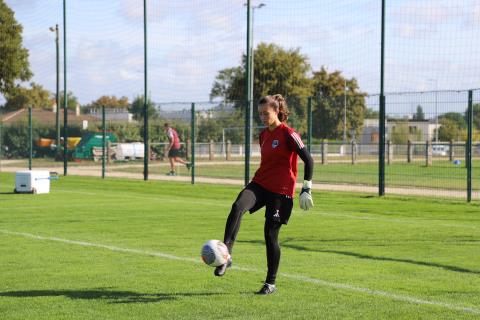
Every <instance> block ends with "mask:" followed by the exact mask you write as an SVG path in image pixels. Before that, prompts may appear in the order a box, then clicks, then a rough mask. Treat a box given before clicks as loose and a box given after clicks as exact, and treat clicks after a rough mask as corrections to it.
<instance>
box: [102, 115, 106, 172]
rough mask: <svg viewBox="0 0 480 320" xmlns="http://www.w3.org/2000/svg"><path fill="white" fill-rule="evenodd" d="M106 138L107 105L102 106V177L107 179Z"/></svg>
mask: <svg viewBox="0 0 480 320" xmlns="http://www.w3.org/2000/svg"><path fill="white" fill-rule="evenodd" d="M106 139H107V128H106V125H105V106H102V179H105V160H106V159H105V155H106V153H105V148H106Z"/></svg>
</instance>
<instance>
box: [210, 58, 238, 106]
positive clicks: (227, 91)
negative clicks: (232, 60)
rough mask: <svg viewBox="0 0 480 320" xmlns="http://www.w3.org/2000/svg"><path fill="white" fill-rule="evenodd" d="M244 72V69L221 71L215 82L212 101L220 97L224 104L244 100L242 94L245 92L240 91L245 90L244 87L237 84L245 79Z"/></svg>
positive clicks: (236, 68)
mask: <svg viewBox="0 0 480 320" xmlns="http://www.w3.org/2000/svg"><path fill="white" fill-rule="evenodd" d="M243 72H244V71H243V69H242V67H235V68H227V69H223V70H220V71H219V72H218V75H217V76H216V77H215V81H214V82H213V87H212V89H211V91H210V100H213V99H215V98H218V97H220V98H221V99H222V102H223V103H224V104H225V103H226V102H227V101H235V100H242V94H245V92H241V91H240V90H243V88H244V86H242V85H241V84H240V83H237V82H238V81H240V79H242V80H243V79H244V78H243V74H242V73H243ZM243 99H244V97H243Z"/></svg>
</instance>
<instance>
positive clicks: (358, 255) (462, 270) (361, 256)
mask: <svg viewBox="0 0 480 320" xmlns="http://www.w3.org/2000/svg"><path fill="white" fill-rule="evenodd" d="M288 241H289V240H286V242H288ZM238 242H244V243H250V244H261V245H264V244H265V242H264V241H263V240H251V241H238ZM280 246H281V247H283V248H290V249H294V250H299V251H308V252H321V253H333V254H339V255H343V256H349V257H355V258H358V259H366V260H374V261H388V262H401V263H408V264H414V265H418V266H425V267H434V268H440V269H444V270H447V271H454V272H460V273H470V274H480V271H477V270H470V269H466V268H462V267H457V266H449V265H444V264H440V263H435V262H425V261H416V260H412V259H400V258H390V257H382V256H378V257H377V256H372V255H368V254H362V253H356V252H351V251H340V250H326V249H323V250H322V249H312V248H309V247H304V246H300V245H294V244H288V243H285V242H281V243H280Z"/></svg>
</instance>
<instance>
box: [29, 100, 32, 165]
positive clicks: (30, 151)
mask: <svg viewBox="0 0 480 320" xmlns="http://www.w3.org/2000/svg"><path fill="white" fill-rule="evenodd" d="M32 126H33V124H32V107H31V106H30V107H28V170H32V156H33V128H32Z"/></svg>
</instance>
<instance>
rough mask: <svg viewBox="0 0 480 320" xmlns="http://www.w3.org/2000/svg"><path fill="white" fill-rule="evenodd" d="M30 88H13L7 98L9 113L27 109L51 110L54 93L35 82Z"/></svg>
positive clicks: (6, 105)
mask: <svg viewBox="0 0 480 320" xmlns="http://www.w3.org/2000/svg"><path fill="white" fill-rule="evenodd" d="M30 86H31V88H24V87H20V86H18V87H15V88H13V89H12V90H11V91H10V93H9V94H8V95H7V96H6V98H7V101H6V103H5V109H6V110H8V111H12V110H18V109H21V108H26V107H32V108H43V109H50V108H51V107H52V103H53V101H52V99H51V97H52V93H51V92H50V91H48V90H45V89H44V88H43V87H42V86H41V85H39V84H36V83H34V82H32V83H31V84H30Z"/></svg>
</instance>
